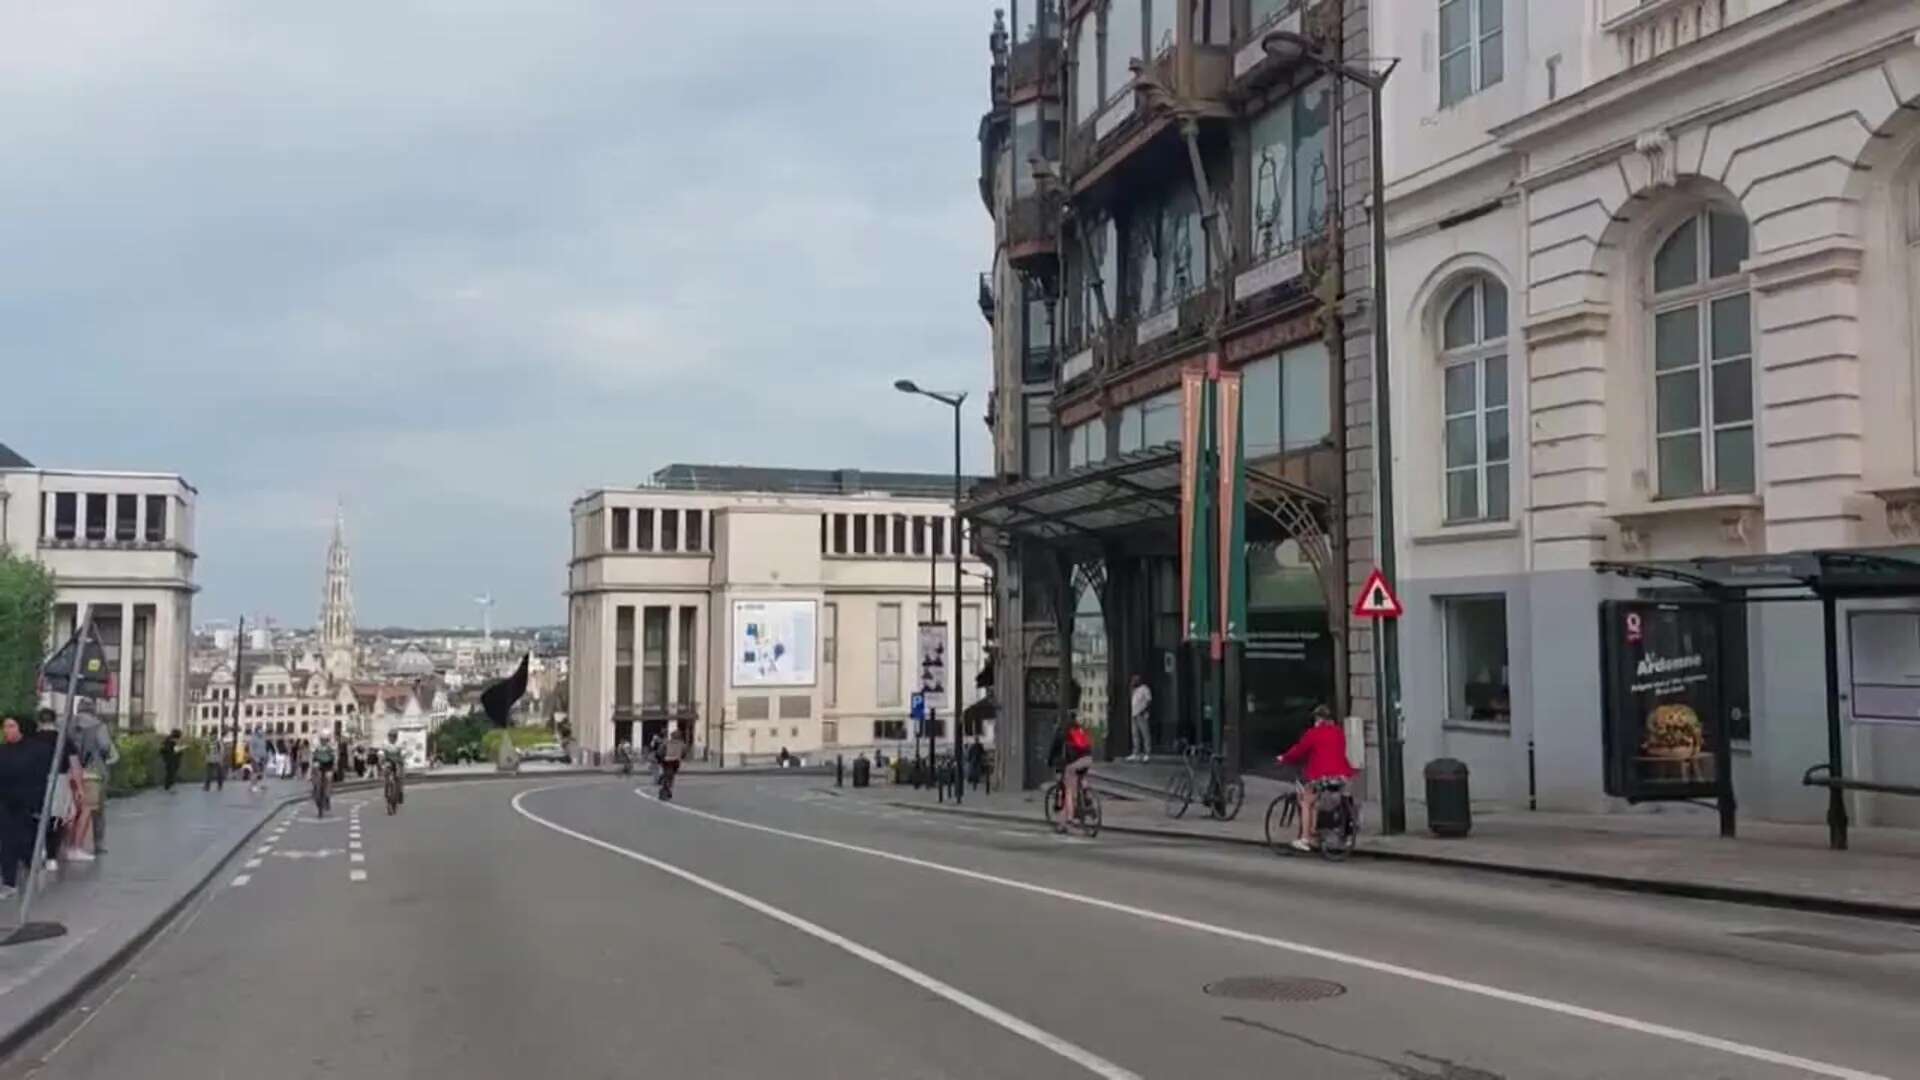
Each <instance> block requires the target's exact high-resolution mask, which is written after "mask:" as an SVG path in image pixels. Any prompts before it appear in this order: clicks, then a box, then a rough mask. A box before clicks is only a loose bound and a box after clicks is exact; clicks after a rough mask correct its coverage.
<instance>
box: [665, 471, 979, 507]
mask: <svg viewBox="0 0 1920 1080" xmlns="http://www.w3.org/2000/svg"><path fill="white" fill-rule="evenodd" d="M979 482H980V478H979V477H977V476H970V477H963V478H962V479H961V486H962V489H963V490H964V489H966V488H971V487H973V485H975V484H977V483H979ZM651 486H653V487H663V488H668V489H671V490H674V491H742V492H758V493H768V494H779V495H866V494H876V493H878V494H886V495H906V496H913V497H917V498H930V499H942V498H944V499H951V498H952V497H953V474H952V473H910V472H865V471H863V470H860V469H786V468H772V467H766V466H759V465H690V464H684V463H683V464H674V465H669V466H667V467H666V468H664V469H661V470H659V471H658V472H655V473H654V474H653V479H652V481H651Z"/></svg>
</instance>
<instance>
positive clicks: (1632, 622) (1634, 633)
mask: <svg viewBox="0 0 1920 1080" xmlns="http://www.w3.org/2000/svg"><path fill="white" fill-rule="evenodd" d="M1640 638H1641V633H1640V613H1639V612H1637V611H1629V612H1627V644H1629V645H1638V644H1640Z"/></svg>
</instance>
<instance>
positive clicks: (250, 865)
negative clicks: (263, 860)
mask: <svg viewBox="0 0 1920 1080" xmlns="http://www.w3.org/2000/svg"><path fill="white" fill-rule="evenodd" d="M246 868H247V869H248V870H258V869H260V860H259V859H248V860H247V866H246Z"/></svg>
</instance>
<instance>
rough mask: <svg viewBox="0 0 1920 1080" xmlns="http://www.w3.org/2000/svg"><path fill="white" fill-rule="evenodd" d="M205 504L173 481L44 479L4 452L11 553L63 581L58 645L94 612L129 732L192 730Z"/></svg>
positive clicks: (111, 707)
mask: <svg viewBox="0 0 1920 1080" xmlns="http://www.w3.org/2000/svg"><path fill="white" fill-rule="evenodd" d="M197 497H198V493H197V492H196V491H195V490H194V489H193V487H192V486H191V485H189V484H188V483H187V482H186V481H185V480H183V479H181V478H180V477H178V476H175V475H172V474H170V473H144V472H105V471H92V470H73V469H39V468H35V467H33V465H32V464H31V463H29V462H28V461H26V460H25V459H24V458H21V457H20V456H19V455H17V454H14V453H13V452H12V451H10V450H8V449H6V447H4V446H0V546H4V547H8V548H11V549H12V550H13V551H15V552H17V553H20V554H24V555H28V556H30V557H33V558H37V559H38V560H39V561H40V562H41V563H43V564H45V565H46V567H47V569H49V570H51V571H52V572H53V575H54V582H55V585H56V587H57V589H58V594H57V597H56V600H55V606H54V618H53V623H54V625H53V636H54V637H55V638H56V639H57V640H64V639H65V638H66V637H67V636H68V635H70V634H72V633H73V628H74V626H75V625H76V624H77V623H78V622H79V620H80V619H82V618H83V617H84V616H85V614H86V613H87V612H88V611H89V610H90V611H91V612H92V613H93V621H94V625H95V626H96V627H98V628H99V631H100V636H101V641H102V643H103V644H104V645H105V646H106V651H107V657H108V660H109V662H111V663H112V664H114V665H116V666H117V669H118V670H117V672H116V675H117V677H116V679H115V681H114V682H115V691H116V696H115V697H114V698H112V699H111V700H109V701H107V702H105V703H104V705H105V711H106V712H108V713H109V714H111V715H113V716H115V717H117V719H118V723H119V726H120V729H121V730H123V731H129V730H131V731H141V730H151V731H172V730H174V729H175V728H178V727H181V726H183V725H184V724H185V722H186V718H187V653H188V647H189V644H190V641H191V632H190V628H191V627H192V624H193V594H194V593H195V592H197V591H199V587H198V586H197V585H195V584H194V583H193V565H194V562H195V560H196V559H197V558H198V556H197V555H196V554H195V552H194V547H193V544H194V541H193V530H194V502H195V500H196V498H197Z"/></svg>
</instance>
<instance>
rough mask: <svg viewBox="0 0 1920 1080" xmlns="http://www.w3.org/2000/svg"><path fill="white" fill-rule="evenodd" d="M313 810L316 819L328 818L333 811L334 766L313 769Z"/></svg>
mask: <svg viewBox="0 0 1920 1080" xmlns="http://www.w3.org/2000/svg"><path fill="white" fill-rule="evenodd" d="M312 771H313V809H314V814H315V816H316V817H326V816H327V811H329V810H331V809H333V766H332V765H328V766H325V767H321V766H318V765H316V766H314V767H313V770H312Z"/></svg>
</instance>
